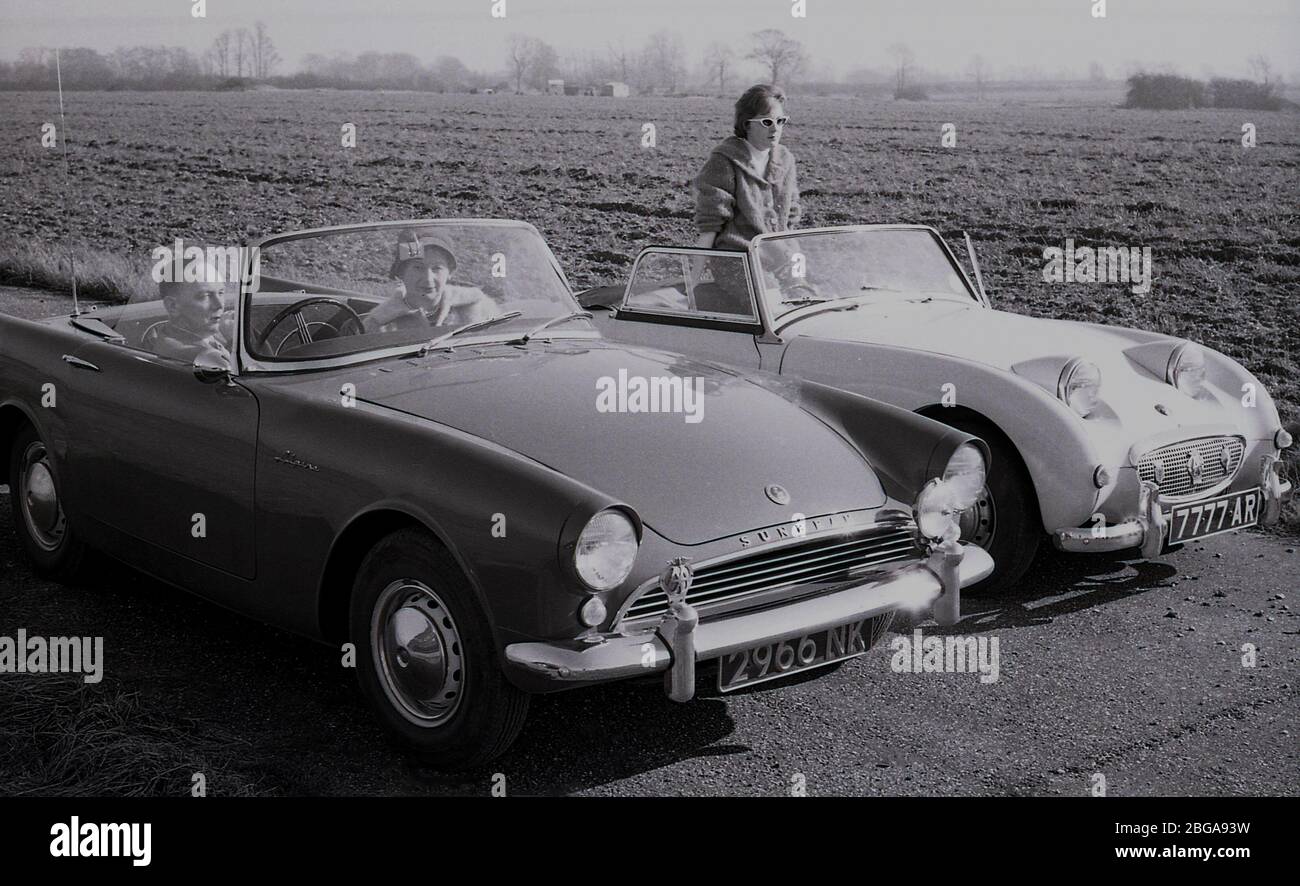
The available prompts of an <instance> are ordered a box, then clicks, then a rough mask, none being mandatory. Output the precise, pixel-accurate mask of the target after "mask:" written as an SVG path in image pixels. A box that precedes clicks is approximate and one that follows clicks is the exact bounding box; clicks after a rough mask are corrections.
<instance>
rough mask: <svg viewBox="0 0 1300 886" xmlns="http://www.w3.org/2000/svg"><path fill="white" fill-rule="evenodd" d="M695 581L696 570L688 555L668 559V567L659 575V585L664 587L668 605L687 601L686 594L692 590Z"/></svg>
mask: <svg viewBox="0 0 1300 886" xmlns="http://www.w3.org/2000/svg"><path fill="white" fill-rule="evenodd" d="M694 581H695V570H694V569H692V568H691V561H690V560H689V559H688V558H686V557H676V558H674V559H672V560H669V561H668V568H667V569H665V570H664V571H663V574H661V575H660V576H659V586H660V587H661V588H663V589H664V594H665V595H666V596H667V597H668V605H669V606H673V605H675V604H677V603H685V602H686V595H687V594H689V593H690V591H691V583H692V582H694Z"/></svg>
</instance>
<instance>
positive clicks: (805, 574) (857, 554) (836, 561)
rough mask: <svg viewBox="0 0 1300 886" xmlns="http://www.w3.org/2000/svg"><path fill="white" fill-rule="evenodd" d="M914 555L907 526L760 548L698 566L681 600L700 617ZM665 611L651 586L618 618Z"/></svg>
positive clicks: (662, 599) (656, 588)
mask: <svg viewBox="0 0 1300 886" xmlns="http://www.w3.org/2000/svg"><path fill="white" fill-rule="evenodd" d="M919 556H920V554H919V553H918V551H917V548H916V544H915V541H914V540H913V527H912V526H910V525H900V526H891V527H889V528H885V529H881V528H875V529H870V530H867V531H866V532H861V533H857V534H855V535H852V536H844V535H833V536H828V537H825V538H819V539H812V540H809V541H807V542H804V543H800V544H792V545H783V546H778V547H773V548H769V549H767V550H764V549H761V548H760V549H758V550H756V551H754V552H753V553H752V554H749V555H747V556H746V555H742V556H740V557H738V558H736V559H729V560H724V561H721V562H718V563H715V564H713V565H704V566H700V567H699V568H698V569H696V570H695V577H694V581H692V582H691V589H690V592H689V593H688V594H687V595H686V600H687V602H688V603H690V604H691V605H692V606H695V607H696V608H697V609H700V615H701V618H703V617H704V615H705V611H706V610H707V609H708V608H711V607H714V606H717V605H718V604H721V603H727V602H730V601H733V600H737V599H740V598H742V597H750V596H754V595H756V594H761V593H764V592H766V591H774V590H778V589H780V588H785V587H792V586H795V585H804V584H812V583H814V582H825V581H835V580H838V579H847V578H848V577H849V576H850V575H852V574H854V573H857V572H862V571H864V570H866V569H868V568H870V567H874V566H882V565H884V564H887V563H895V562H898V561H900V560H910V559H915V558H917V557H919ZM667 611H668V598H667V596H666V595H665V594H664V592H663V591H662V590H661V589H660V588H659V586H658V584H655V585H653V586H652V587H650V588H649V589H648V590H647V591H645V593H643V594H642V595H641V596H640V597H638V598H637V599H635V600H634V601H633V602H632V605H631V606H629V607H628V609H627V611H626V612H625V613H624V615H623V618H624V619H625V620H629V621H630V620H635V619H644V618H651V617H659V616H661V615H663V614H664V613H665V612H667Z"/></svg>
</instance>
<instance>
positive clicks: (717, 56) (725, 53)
mask: <svg viewBox="0 0 1300 886" xmlns="http://www.w3.org/2000/svg"><path fill="white" fill-rule="evenodd" d="M734 59H735V53H733V52H732V51H731V47H730V46H728V45H727V44H725V43H710V44H709V46H708V48H707V49H705V50H704V70H705V72H706V73H707V76H708V79H709V80H713V79H715V78H716V79H717V81H718V95H726V94H727V72H728V71H730V70H731V65H732V62H733V61H734Z"/></svg>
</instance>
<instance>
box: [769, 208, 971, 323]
mask: <svg viewBox="0 0 1300 886" xmlns="http://www.w3.org/2000/svg"><path fill="white" fill-rule="evenodd" d="M758 257H759V266H760V270H761V272H762V273H761V276H762V280H763V284H764V297H765V298H766V299H767V304H768V307H769V311H770V313H771V316H772V317H773V318H778V317H780V316H781V315H783V314H786V313H789V312H790V311H793V310H797V309H798V308H801V307H804V306H806V305H810V304H818V303H820V302H824V301H835V300H847V299H853V300H886V299H890V300H893V299H913V300H925V299H949V300H956V301H963V302H970V301H972V300H974V295H973V294H972V293H971V291H970V289H968V288H967V286H966V283H965V281H964V280H963V279H962V277H961V275H960V274H959V273H958V270H957V268H956V266H955V265H954V264H953V262H952V261H951V260H950V259H949V257H948V254H947V253H946V252H945V251H944V249H943V247H942V246H940V244H939V242H938V240H936V239H935V236H934V235H933V234H932V233H931V232H930V231H925V230H915V229H882V230H844V231H824V232H808V233H797V234H793V235H790V236H782V237H777V238H773V239H765V240H763V241H762V242H761V243H760V246H759V250H758Z"/></svg>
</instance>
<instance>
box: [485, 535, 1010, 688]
mask: <svg viewBox="0 0 1300 886" xmlns="http://www.w3.org/2000/svg"><path fill="white" fill-rule="evenodd" d="M950 545H951V546H950V547H949V548H947V549H946V550H938V551H936V552H935V553H934V554H932V555H931V556H930V558H929V559H928V560H927V561H925V562H924V563H915V564H912V565H910V566H905V567H902V568H900V569H897V570H895V571H893V572H889V573H886V574H883V575H879V576H874V577H871V578H870V579H868V580H866V581H863V582H861V583H858V584H849V585H846V586H844V587H841V588H838V589H835V590H832V591H829V592H827V593H825V594H821V595H819V596H816V597H809V598H806V599H803V600H796V601H794V602H791V603H787V604H784V605H779V606H775V607H772V608H770V609H763V610H759V611H756V612H747V613H741V614H739V615H734V616H731V617H729V618H718V619H716V620H710V621H704V622H700V621H699V620H698V617H697V616H696V614H695V611H694V609H693V607H691V606H690V605H689V604H685V603H680V604H676V605H675V606H674V608H673V609H672V610H671V611H670V612H669V614H668V615H667V616H665V618H664V620H663V622H662V623H661V624H660V625H659V626H658V628H656V629H654V630H647V631H645V632H643V633H635V634H614V635H609V636H601V637H599V638H596V639H595V640H594V641H593V642H573V643H512V644H511V645H509V646H507V647H506V650H505V655H506V662H507V664H508V665H509V666H512V667H514V668H517V669H519V670H520V671H522V672H523V674H524V675H526V676H527V677H531V678H532V682H536V681H538V680H540V681H542V682H544V683H549V684H551V685H552V688H554V686H555V685H556V684H570V685H572V684H582V683H597V682H603V681H607V680H619V679H624V678H628V677H640V676H644V675H646V674H650V673H657V672H667V678H666V681H665V682H666V690H667V692H668V695H669V697H670V698H672V699H673V700H674V701H689V700H690V699H691V698H692V696H693V695H694V692H695V663H696V662H699V661H707V660H709V659H714V658H720V657H722V656H724V655H728V654H730V653H733V652H738V651H740V650H742V649H748V648H751V647H754V646H761V645H764V644H767V643H777V642H780V641H781V640H788V639H790V638H792V637H800V636H804V635H806V634H811V633H815V632H817V631H821V630H826V629H829V628H833V627H838V626H839V625H844V624H849V623H851V622H855V621H860V620H862V619H865V618H870V617H872V616H875V615H883V614H884V613H887V612H892V611H894V610H896V609H908V610H913V611H920V610H924V609H926V608H929V607H933V610H934V613H935V618H936V619H937V620H939V621H940V623H946V624H951V623H952V622H954V621H956V620H957V618H958V617H959V616H960V595H961V588H963V587H969V586H970V585H972V584H974V583H975V582H977V581H980V580H981V579H983V578H985V577H987V576H988V575H989V574H990V573H991V572H992V571H993V559H992V558H991V557H989V555H988V553H987V552H985V551H984V550H983V549H981V548H977V547H975V546H973V545H958V544H956V543H950Z"/></svg>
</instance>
